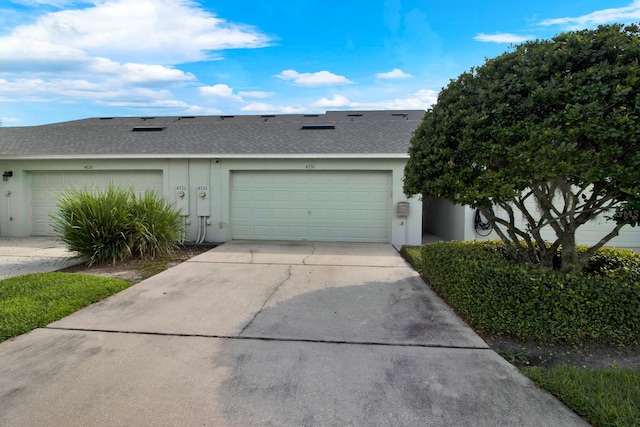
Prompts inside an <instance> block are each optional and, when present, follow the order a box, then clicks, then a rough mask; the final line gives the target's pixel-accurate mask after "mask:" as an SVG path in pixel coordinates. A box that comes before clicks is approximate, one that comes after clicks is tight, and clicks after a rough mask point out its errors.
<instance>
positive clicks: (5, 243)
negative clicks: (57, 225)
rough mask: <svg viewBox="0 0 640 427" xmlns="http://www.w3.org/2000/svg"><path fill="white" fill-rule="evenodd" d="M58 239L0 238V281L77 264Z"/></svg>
mask: <svg viewBox="0 0 640 427" xmlns="http://www.w3.org/2000/svg"><path fill="white" fill-rule="evenodd" d="M73 255H74V254H73V253H72V252H69V251H68V250H67V248H66V247H65V246H64V244H63V243H62V242H61V241H60V239H57V238H53V237H2V238H0V280H2V279H6V278H7V277H13V276H20V275H22V274H29V273H43V272H48V271H56V270H59V269H61V268H65V267H69V266H71V265H75V264H78V263H79V261H78V260H77V259H74V258H73Z"/></svg>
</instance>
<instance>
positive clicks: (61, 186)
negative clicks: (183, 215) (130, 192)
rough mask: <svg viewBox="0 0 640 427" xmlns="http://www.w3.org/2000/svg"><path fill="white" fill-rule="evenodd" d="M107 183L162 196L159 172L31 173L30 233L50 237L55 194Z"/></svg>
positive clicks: (101, 186) (102, 186) (55, 202)
mask: <svg viewBox="0 0 640 427" xmlns="http://www.w3.org/2000/svg"><path fill="white" fill-rule="evenodd" d="M110 182H113V183H115V184H116V185H120V186H124V187H128V186H131V185H133V186H134V188H135V189H136V190H138V191H144V190H147V189H151V190H154V191H156V192H157V193H158V194H162V187H163V185H162V171H159V170H151V171H86V172H84V171H83V172H78V171H73V172H70V171H66V172H65V171H55V172H32V173H31V234H32V235H34V236H43V235H53V234H55V233H54V232H53V229H52V228H51V225H50V215H51V214H53V213H55V211H56V205H57V194H59V193H61V192H63V191H64V190H65V189H67V188H70V187H76V188H83V187H84V186H87V187H88V188H93V187H96V186H97V187H98V188H100V189H103V188H106V187H107V186H108V185H109V183H110Z"/></svg>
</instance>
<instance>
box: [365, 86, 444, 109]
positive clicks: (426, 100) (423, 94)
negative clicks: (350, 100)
mask: <svg viewBox="0 0 640 427" xmlns="http://www.w3.org/2000/svg"><path fill="white" fill-rule="evenodd" d="M437 101H438V92H436V91H434V90H431V89H420V90H418V91H417V92H414V93H413V94H411V95H409V96H407V97H406V98H396V99H393V100H386V101H385V100H382V101H375V102H362V103H359V104H358V107H359V108H362V109H383V110H427V109H428V108H430V107H431V106H432V105H433V104H435V103H436V102H437Z"/></svg>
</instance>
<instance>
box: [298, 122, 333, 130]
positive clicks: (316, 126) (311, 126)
mask: <svg viewBox="0 0 640 427" xmlns="http://www.w3.org/2000/svg"><path fill="white" fill-rule="evenodd" d="M335 128H336V125H333V124H321V123H310V124H306V125H302V127H301V128H300V129H335Z"/></svg>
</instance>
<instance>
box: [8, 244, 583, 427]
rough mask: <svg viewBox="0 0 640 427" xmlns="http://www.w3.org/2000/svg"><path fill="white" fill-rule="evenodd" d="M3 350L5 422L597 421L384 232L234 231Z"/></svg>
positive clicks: (336, 423)
mask: <svg viewBox="0 0 640 427" xmlns="http://www.w3.org/2000/svg"><path fill="white" fill-rule="evenodd" d="M0 360H2V364H1V365H0V425H11V426H27V425H28V426H39V425H43V426H44V425H46V426H58V425H60V426H62V425H64V426H76V425H77V426H86V425H92V426H120V425H121V426H125V425H163V426H168V425H199V426H203V425H207V426H248V425H272V426H315V425H317V426H344V425H353V426H377V425H379V426H425V425H426V426H461V425H473V426H541V425H562V426H574V425H586V424H585V423H584V422H583V421H582V420H581V419H580V418H579V417H578V416H576V415H575V414H573V413H572V412H571V411H569V410H568V409H567V408H566V407H565V406H563V405H562V404H561V403H560V402H558V401H557V400H556V399H554V398H553V397H552V396H550V395H549V394H547V393H545V392H542V391H540V390H538V389H536V388H535V386H534V385H533V384H532V383H531V382H530V381H528V380H527V379H526V378H524V377H523V376H522V375H520V374H519V373H518V371H517V370H516V369H515V368H513V367H512V366H511V365H509V364H508V363H506V362H505V361H504V360H503V359H501V358H500V357H499V356H498V355H497V354H496V353H494V352H493V351H491V350H489V349H488V348H487V346H486V345H485V343H484V342H483V341H482V339H480V338H479V337H478V336H477V335H476V334H475V333H474V332H473V331H472V330H470V329H469V328H468V327H467V326H465V325H464V324H463V323H462V322H461V321H460V320H459V319H458V318H457V317H456V316H455V315H454V314H453V313H452V311H451V309H449V308H448V307H447V306H446V305H445V304H444V303H443V302H442V301H441V300H440V299H439V298H438V297H437V296H436V295H435V294H434V293H433V292H432V291H431V290H430V289H429V288H428V287H427V286H426V285H425V284H424V282H423V281H422V280H421V279H420V277H419V276H418V275H417V273H416V272H415V271H414V270H413V269H412V268H411V267H410V266H408V265H407V264H406V263H405V262H404V261H403V260H402V258H401V257H400V256H399V255H398V254H397V252H396V251H395V249H394V248H393V247H392V246H391V245H386V244H330V243H313V244H312V243H256V242H231V243H227V244H224V245H222V246H219V247H217V248H215V249H213V250H211V251H209V252H207V253H204V254H202V255H199V256H197V257H195V258H193V259H192V260H190V261H188V262H185V263H183V264H180V265H179V266H177V267H174V268H172V269H170V270H167V271H166V272H164V273H161V274H159V275H156V276H154V277H152V278H150V279H147V280H145V281H143V282H141V283H139V284H137V285H135V286H133V287H131V288H129V289H127V290H125V291H123V292H121V293H119V294H117V295H115V296H113V297H111V298H109V299H107V300H105V301H103V302H101V303H98V304H95V305H93V306H91V307H88V308H86V309H84V310H81V311H79V312H77V313H76V314H74V315H71V316H69V317H67V318H65V319H63V320H60V321H58V322H55V323H53V324H51V325H49V326H48V327H47V328H45V329H39V330H36V331H34V332H32V333H30V334H27V335H24V336H21V337H18V338H17V339H16V340H13V341H9V342H5V343H2V344H0Z"/></svg>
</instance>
